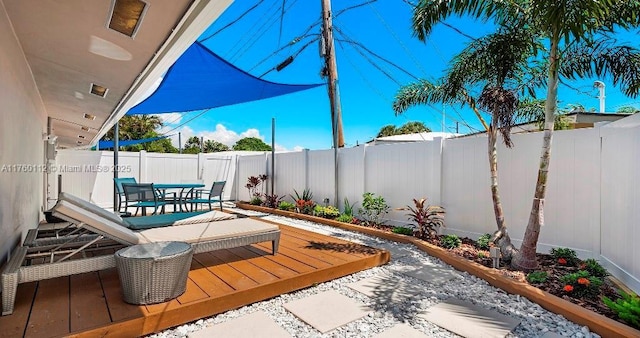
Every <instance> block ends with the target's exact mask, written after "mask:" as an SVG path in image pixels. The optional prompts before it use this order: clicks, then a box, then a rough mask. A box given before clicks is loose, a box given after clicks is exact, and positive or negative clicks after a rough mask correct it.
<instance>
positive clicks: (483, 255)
mask: <svg viewBox="0 0 640 338" xmlns="http://www.w3.org/2000/svg"><path fill="white" fill-rule="evenodd" d="M485 257H487V255H486V254H485V253H484V252H478V258H485Z"/></svg>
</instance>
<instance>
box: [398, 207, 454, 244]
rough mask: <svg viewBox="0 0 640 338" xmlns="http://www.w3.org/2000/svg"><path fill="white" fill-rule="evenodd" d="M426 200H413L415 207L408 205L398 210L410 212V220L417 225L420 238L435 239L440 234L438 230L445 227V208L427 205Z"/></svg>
mask: <svg viewBox="0 0 640 338" xmlns="http://www.w3.org/2000/svg"><path fill="white" fill-rule="evenodd" d="M426 201H427V199H426V198H421V199H419V200H418V199H415V198H414V199H413V204H414V205H415V207H412V206H409V205H407V206H406V207H404V208H397V209H396V210H408V211H409V212H408V213H407V217H408V220H410V221H412V222H413V223H415V224H416V226H417V228H418V233H417V235H418V237H419V238H422V239H426V238H434V237H435V236H436V235H437V234H438V228H439V227H444V214H445V211H444V208H442V207H440V206H437V205H428V204H427V205H425V202H426Z"/></svg>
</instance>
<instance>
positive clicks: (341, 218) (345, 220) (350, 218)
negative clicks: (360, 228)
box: [336, 214, 354, 223]
mask: <svg viewBox="0 0 640 338" xmlns="http://www.w3.org/2000/svg"><path fill="white" fill-rule="evenodd" d="M353 219H354V217H353V216H351V215H347V214H340V216H338V218H336V221H338V222H343V223H353Z"/></svg>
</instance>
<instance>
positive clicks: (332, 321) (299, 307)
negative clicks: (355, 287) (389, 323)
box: [265, 290, 372, 337]
mask: <svg viewBox="0 0 640 338" xmlns="http://www.w3.org/2000/svg"><path fill="white" fill-rule="evenodd" d="M284 308H285V309H287V310H288V311H289V312H291V313H292V314H293V315H294V316H296V317H298V318H300V319H301V320H302V321H304V322H305V323H307V324H309V325H311V326H313V327H314V328H316V329H317V330H318V331H320V332H321V333H326V332H329V331H331V330H333V329H336V328H338V327H340V326H342V325H345V324H348V323H350V322H352V321H354V320H358V319H360V318H362V317H365V316H366V315H368V314H369V313H370V312H372V311H371V309H370V308H368V307H367V306H365V305H361V304H358V303H357V302H356V301H355V300H353V299H351V298H349V297H347V296H343V295H341V294H340V293H338V292H337V291H334V290H331V291H325V292H321V293H318V294H316V295H313V296H310V297H306V298H302V299H298V300H295V301H293V302H289V303H287V304H284ZM265 337H266V336H265Z"/></svg>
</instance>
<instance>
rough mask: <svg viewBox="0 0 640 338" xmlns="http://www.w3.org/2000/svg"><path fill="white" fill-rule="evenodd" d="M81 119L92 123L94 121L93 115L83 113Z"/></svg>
mask: <svg viewBox="0 0 640 338" xmlns="http://www.w3.org/2000/svg"><path fill="white" fill-rule="evenodd" d="M83 117H84V118H85V119H87V120H92V121H93V120H95V119H96V116H95V115H91V114H87V113H84V116H83Z"/></svg>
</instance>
